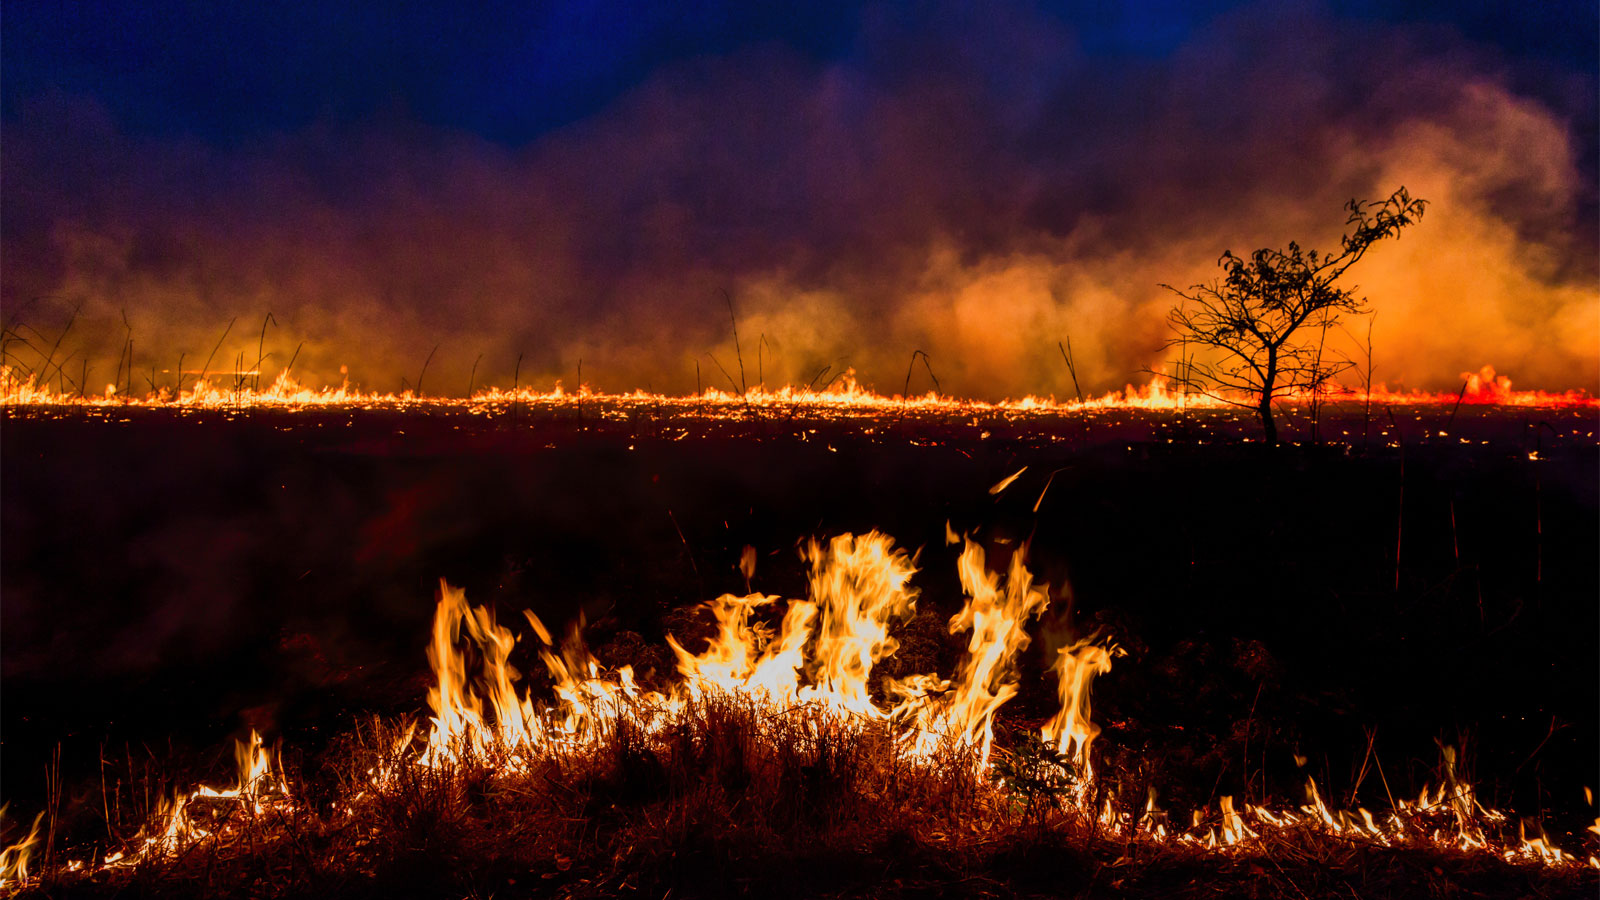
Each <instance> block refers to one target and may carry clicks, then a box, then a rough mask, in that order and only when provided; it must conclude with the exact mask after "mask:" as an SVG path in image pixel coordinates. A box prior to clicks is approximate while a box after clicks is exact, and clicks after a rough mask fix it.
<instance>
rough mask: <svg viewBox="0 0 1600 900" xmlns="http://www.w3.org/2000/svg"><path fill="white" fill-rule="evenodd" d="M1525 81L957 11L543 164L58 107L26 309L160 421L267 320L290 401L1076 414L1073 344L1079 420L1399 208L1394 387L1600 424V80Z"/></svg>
mask: <svg viewBox="0 0 1600 900" xmlns="http://www.w3.org/2000/svg"><path fill="white" fill-rule="evenodd" d="M1533 75H1535V76H1537V77H1538V79H1539V80H1540V84H1542V85H1543V87H1542V88H1541V89H1540V90H1538V91H1531V90H1528V89H1527V88H1526V87H1525V85H1526V84H1527V82H1528V81H1529V78H1530V77H1532V76H1530V74H1529V73H1528V72H1527V71H1525V65H1524V63H1521V62H1518V61H1517V60H1514V59H1509V58H1507V57H1505V56H1504V55H1503V54H1501V53H1499V52H1497V51H1495V50H1493V49H1491V48H1485V47H1482V46H1479V45H1475V44H1473V43H1471V42H1469V41H1468V40H1467V39H1465V38H1463V37H1461V36H1460V35H1459V34H1458V33H1457V32H1455V31H1453V30H1451V29H1449V28H1447V27H1444V26H1428V25H1409V26H1395V25H1381V26H1380V25H1377V24H1373V23H1366V22H1359V21H1353V20H1348V19H1340V18H1337V17H1334V16H1333V15H1331V14H1328V13H1326V12H1321V11H1318V10H1316V9H1314V8H1311V9H1307V8H1295V9H1288V10H1285V9H1283V8H1281V7H1277V6H1273V7H1270V8H1269V7H1266V6H1261V7H1248V8H1245V9H1241V10H1236V11H1234V12H1231V13H1228V14H1225V15H1223V16H1221V17H1219V18H1217V19H1216V20H1214V21H1213V22H1211V23H1210V24H1209V25H1207V26H1206V27H1204V28H1202V29H1200V30H1197V31H1195V32H1193V33H1192V34H1190V35H1189V36H1188V38H1187V39H1186V40H1185V41H1184V42H1183V43H1182V45H1181V46H1179V47H1178V48H1177V49H1176V50H1175V51H1174V52H1172V53H1170V54H1166V55H1163V56H1161V57H1159V58H1156V57H1141V56H1136V55H1128V56H1123V57H1119V58H1116V59H1108V58H1107V57H1106V56H1105V54H1103V53H1096V52H1091V51H1089V50H1087V49H1085V47H1084V45H1083V42H1082V41H1081V40H1080V37H1079V35H1078V34H1077V33H1076V32H1075V30H1074V28H1073V27H1072V24H1071V22H1068V21H1063V20H1061V19H1058V18H1055V17H1052V16H1049V15H1045V14H1043V13H1039V12H1034V11H1030V10H1028V9H1026V8H1022V9H1018V8H1007V9H1006V10H1005V11H1002V12H998V13H997V12H994V11H992V10H991V11H986V12H983V13H976V12H964V11H957V10H955V9H953V8H951V9H944V10H940V11H935V12H933V13H931V14H917V15H915V16H912V15H910V14H903V13H895V12H884V11H882V10H877V9H872V10H869V11H867V12H866V13H864V14H863V15H862V16H861V19H860V22H859V26H858V28H857V29H856V32H855V35H854V39H853V41H852V42H851V44H850V49H849V51H848V52H847V53H845V54H843V55H842V56H841V57H840V58H837V59H831V60H825V61H818V60H816V59H813V58H810V57H807V56H805V55H803V54H798V53H795V52H793V51H792V50H790V49H787V48H785V47H784V46H782V45H781V44H778V43H772V44H757V45H753V46H745V47H742V48H740V49H738V50H735V51H732V52H730V53H726V54H720V55H708V56H702V57H696V58H692V59H688V60H684V61H679V62H677V63H674V64H672V65H670V66H667V67H665V68H662V69H660V70H658V71H655V72H653V73H652V74H650V75H649V77H648V78H646V79H644V80H643V82H642V83H641V84H639V85H638V86H637V87H635V88H633V89H632V90H630V91H628V92H627V93H625V94H624V95H622V96H620V97H619V98H617V99H615V100H614V101H612V102H610V103H609V104H607V105H606V106H604V108H602V109H601V110H600V111H599V112H597V113H595V114H593V115H589V116H587V117H584V118H581V119H579V120H577V121H574V122H572V123H570V124H568V125H565V126H563V127H560V128H557V129H555V130H552V131H548V132H546V133H544V134H542V135H541V136H540V137H538V138H536V139H534V140H532V141H531V142H529V143H526V144H524V145H519V146H506V145H505V144H502V143H497V142H494V141H491V140H488V139H486V138H482V137H478V136H475V135H472V134H468V133H465V132H460V131H450V130H445V129H441V128H439V127H436V126H431V125H425V124H421V123H419V122H418V121H417V120H416V119H415V118H414V117H412V116H409V115H408V114H406V113H405V112H403V111H390V112H388V113H385V114H382V115H379V116H377V117H375V118H372V119H369V120H364V121H362V122H361V123H360V124H350V123H334V122H323V123H314V124H312V125H311V126H309V127H305V128H300V129H295V130H293V131H292V132H287V133H280V134H276V135H271V136H267V137H256V138H252V139H250V140H246V141H239V142H222V141H214V140H207V139H203V138H198V137H171V136H161V137H152V136H148V135H141V134H137V133H132V132H130V131H129V130H127V129H125V128H123V127H122V126H121V125H120V124H119V123H118V122H117V121H116V120H115V119H114V117H113V116H112V115H111V114H110V113H109V112H108V111H107V109H106V108H105V107H104V106H103V105H102V104H100V103H99V102H98V101H97V100H96V99H94V98H92V97H87V96H82V95H72V94H67V93H62V92H43V93H40V94H38V95H37V96H34V97H32V98H30V99H29V100H28V101H27V102H26V103H23V104H21V105H20V106H19V108H18V109H17V110H16V111H15V113H14V114H13V115H11V116H9V117H8V119H7V121H6V123H5V132H6V147H5V154H4V158H3V160H0V166H3V178H4V187H5V190H4V195H3V198H0V203H3V222H0V225H3V248H0V250H3V254H4V263H5V264H4V267H3V271H0V304H3V306H4V312H5V314H6V317H7V321H8V323H16V322H21V323H24V324H25V325H28V326H32V327H33V328H36V329H38V331H39V333H40V335H42V336H36V335H34V334H33V333H31V332H28V331H27V330H26V329H23V330H22V333H23V334H24V335H27V336H29V337H30V338H31V339H32V340H33V341H34V342H36V343H39V344H41V345H43V346H44V347H46V348H47V347H48V345H49V342H50V341H53V340H54V337H55V335H56V333H58V332H59V331H60V329H61V328H62V327H63V326H64V325H65V323H66V321H67V317H68V315H69V313H70V311H71V310H72V309H74V308H80V312H79V314H78V317H77V320H76V322H75V323H74V325H73V329H72V332H71V334H70V335H69V337H68V339H67V340H66V341H65V342H63V344H62V348H63V349H62V351H61V352H62V354H65V353H67V352H73V353H75V354H77V355H76V356H75V357H74V358H73V361H72V362H71V363H69V364H68V365H67V366H66V367H65V369H66V372H67V374H68V375H70V376H72V377H76V376H77V373H78V371H79V366H80V365H81V361H82V360H84V359H87V360H88V363H89V365H90V366H91V369H90V375H89V378H88V381H89V384H90V386H91V389H92V390H99V389H100V388H101V387H102V386H103V385H104V384H105V383H107V382H109V381H110V380H111V379H112V377H113V370H114V369H116V368H117V365H118V364H117V360H118V358H119V355H120V354H121V352H122V348H123V347H124V343H125V341H126V340H127V339H128V338H130V337H131V339H132V341H133V345H134V347H133V353H134V362H135V373H136V374H135V375H134V376H133V386H134V388H135V390H136V391H140V390H143V389H144V388H145V387H146V384H145V380H146V379H147V378H150V377H151V372H150V370H151V368H152V367H154V368H155V369H156V370H157V371H156V374H155V376H154V381H155V382H156V383H157V384H163V383H164V384H170V383H171V381H172V380H173V378H174V376H173V375H172V374H170V373H171V372H172V371H176V370H177V368H178V360H179V355H180V354H184V363H183V368H184V369H185V370H188V371H195V370H198V369H200V368H201V364H202V362H203V360H204V359H205V358H206V357H207V355H208V354H209V353H210V352H211V348H212V347H213V346H214V345H216V344H217V342H218V339H219V337H221V335H222V334H223V331H224V327H225V326H226V325H227V324H228V322H229V321H230V320H232V319H235V318H236V319H237V322H236V323H235V325H234V326H233V328H232V330H231V331H230V332H229V333H228V336H227V339H226V340H225V341H223V343H222V346H221V348H220V349H219V350H218V351H217V353H216V358H215V360H213V361H212V362H211V364H210V371H212V372H218V371H228V372H231V371H233V370H234V369H235V367H236V363H237V361H239V360H241V359H242V360H243V362H244V366H245V367H246V368H248V367H249V366H250V365H251V364H252V363H253V362H254V360H255V358H256V355H257V343H258V340H260V334H259V332H260V328H261V324H262V320H263V317H264V316H266V314H267V313H268V312H270V313H271V314H272V315H273V318H274V320H275V323H276V327H269V328H268V329H267V332H266V337H265V341H264V348H265V351H266V352H267V353H268V354H269V357H268V359H267V361H266V362H265V363H264V364H263V366H262V368H263V370H264V371H265V372H266V373H267V374H268V375H269V376H270V375H271V374H273V373H275V372H276V371H277V370H278V369H279V368H281V367H282V366H283V365H285V364H287V363H288V361H289V360H290V358H291V357H293V358H294V360H295V363H294V370H295V373H296V374H297V375H298V376H299V377H300V379H301V381H302V382H303V383H310V384H313V385H321V384H337V383H338V382H339V381H340V379H341V378H342V377H343V375H342V374H341V367H345V368H347V369H348V373H349V377H350V379H351V380H352V381H353V382H355V383H359V384H360V385H362V386H364V387H367V388H371V389H379V390H395V389H399V388H400V387H401V384H402V379H404V380H405V383H406V384H408V385H414V384H415V383H416V381H417V378H418V376H419V373H420V372H421V370H422V367H423V364H424V361H425V360H427V359H428V357H429V355H430V352H431V351H433V349H434V348H435V347H437V352H436V353H434V354H433V359H432V362H431V363H429V365H428V369H427V374H426V383H425V388H426V389H427V391H428V392H429V393H446V394H459V393H462V392H464V391H465V389H466V388H467V385H468V382H469V379H470V380H472V381H473V382H474V383H476V384H477V385H479V386H482V385H484V384H490V383H493V384H499V385H502V386H509V385H510V384H511V381H512V378H513V377H514V375H513V373H514V372H515V373H516V374H515V377H517V378H518V379H519V380H520V383H521V384H523V385H533V386H536V387H540V388H546V387H549V386H550V385H551V384H552V383H553V382H555V381H556V380H562V381H564V382H565V383H566V384H567V385H568V386H571V385H572V384H574V382H575V381H576V379H577V367H578V363H579V360H580V359H581V360H582V365H583V379H584V381H585V382H587V383H589V384H590V385H592V386H594V387H596V388H598V389H603V390H628V389H633V388H649V389H654V390H664V391H672V392H683V391H689V390H693V389H694V387H695V385H696V369H697V366H698V371H699V379H700V383H701V384H702V385H704V386H720V387H723V388H727V387H729V381H730V379H731V380H734V381H737V380H738V379H739V378H740V374H739V363H738V361H737V357H738V356H742V359H743V369H744V372H745V374H744V378H745V380H746V381H748V382H749V383H751V384H754V383H755V382H756V381H757V380H758V378H763V379H764V380H765V382H766V383H767V384H768V385H777V384H781V383H799V384H805V383H807V382H808V381H811V380H812V379H813V378H814V377H815V376H816V374H817V373H818V372H819V371H820V370H822V369H823V368H824V367H832V371H838V370H840V369H842V368H844V367H851V368H853V369H854V370H855V371H856V372H857V374H858V376H859V378H860V379H861V381H862V382H863V383H866V384H868V385H870V386H873V387H875V388H877V389H878V390H881V391H884V392H898V391H900V390H901V388H902V387H903V386H904V384H905V381H906V372H907V367H908V363H909V362H910V359H911V355H912V352H913V351H914V350H922V351H925V352H926V353H927V354H928V356H929V361H930V364H931V369H932V371H933V374H935V375H936V376H937V377H938V379H939V381H940V383H941V386H942V387H943V389H944V390H945V391H946V392H948V393H953V394H957V395H962V396H972V397H980V398H988V399H998V398H1001V397H1008V396H1009V397H1017V396H1021V395H1024V394H1041V395H1043V394H1053V395H1055V396H1058V397H1066V396H1069V395H1071V393H1072V382H1071V380H1070V378H1069V376H1068V373H1067V370H1066V367H1065V365H1064V364H1063V362H1062V359H1061V356H1060V353H1059V351H1058V350H1057V347H1056V343H1057V341H1065V340H1067V339H1068V338H1070V340H1071V342H1072V346H1073V349H1074V352H1075V356H1076V363H1077V370H1078V375H1079V379H1080V380H1081V381H1082V382H1083V388H1084V390H1085V391H1094V392H1101V391H1105V390H1110V389H1115V388H1119V387H1121V386H1122V385H1123V384H1125V383H1128V382H1130V381H1143V380H1144V379H1145V377H1146V376H1144V375H1142V374H1141V372H1142V370H1144V369H1146V368H1155V367H1159V366H1160V365H1161V363H1162V361H1163V359H1164V356H1165V353H1166V351H1164V350H1163V349H1162V347H1163V343H1164V342H1165V340H1166V339H1167V338H1168V336H1169V332H1168V330H1167V325H1166V322H1165V313H1166V311H1167V310H1168V309H1169V308H1170V307H1171V306H1172V303H1173V301H1174V299H1175V298H1174V296H1173V295H1172V294H1170V293H1168V292H1167V291H1165V290H1164V289H1163V288H1162V287H1160V285H1161V284H1162V283H1171V284H1174V285H1178V286H1187V285H1190V284H1193V283H1196V282H1201V281H1208V280H1210V279H1212V278H1214V277H1215V276H1216V274H1217V269H1216V266H1215V261H1216V259H1217V257H1218V255H1219V254H1220V253H1221V252H1222V251H1223V250H1225V249H1231V250H1233V251H1234V252H1236V253H1240V254H1243V253H1246V252H1248V251H1250V250H1253V249H1255V248H1257V247H1263V246H1274V247H1276V246H1283V245H1285V244H1287V243H1288V242H1289V241H1290V240H1297V241H1299V242H1300V243H1301V244H1302V246H1308V247H1317V248H1324V249H1327V248H1336V247H1337V243H1338V239H1339V235H1340V229H1341V226H1342V225H1343V224H1344V222H1343V220H1344V214H1343V211H1342V209H1341V206H1342V204H1343V203H1344V202H1345V201H1346V200H1349V199H1351V198H1353V197H1355V198H1363V199H1379V198H1382V197H1385V196H1387V195H1388V194H1389V193H1390V192H1391V191H1392V190H1394V189H1395V188H1396V187H1398V186H1400V185H1404V186H1406V187H1407V188H1408V189H1409V190H1410V191H1411V192H1412V194H1413V195H1415V196H1419V197H1423V198H1426V199H1427V200H1428V201H1429V202H1430V206H1429V208H1428V211H1427V214H1426V216H1425V217H1424V218H1423V220H1422V221H1421V223H1420V224H1418V225H1417V226H1415V227H1414V228H1411V229H1409V230H1407V231H1406V232H1405V233H1403V235H1402V236H1401V237H1400V239H1399V240H1398V241H1389V242H1385V243H1383V244H1380V245H1378V246H1376V247H1375V248H1374V249H1373V250H1372V251H1371V252H1370V253H1369V254H1368V256H1367V258H1365V259H1364V260H1363V261H1362V262H1361V263H1360V264H1358V265H1357V266H1356V267H1355V268H1353V269H1352V270H1351V272H1350V276H1349V277H1350V278H1351V280H1352V281H1353V282H1354V283H1357V284H1359V286H1360V289H1361V293H1362V294H1364V295H1365V296H1366V297H1368V298H1369V300H1370V302H1371V305H1372V307H1373V308H1374V309H1375V310H1377V312H1378V315H1377V318H1376V320H1375V323H1374V327H1373V332H1372V334H1373V345H1374V350H1375V367H1376V379H1377V380H1380V381H1385V382H1387V383H1388V384H1389V385H1390V386H1391V387H1393V386H1399V385H1404V386H1407V387H1426V388H1436V389H1437V388H1453V387H1454V386H1455V385H1457V384H1459V379H1458V377H1457V376H1458V373H1461V372H1463V371H1467V370H1474V371H1475V370H1477V369H1478V368H1479V367H1480V366H1483V365H1485V364H1492V365H1494V366H1495V367H1496V368H1498V369H1499V370H1500V371H1501V372H1503V373H1507V374H1510V375H1511V376H1512V377H1513V378H1514V379H1515V380H1516V383H1517V385H1518V386H1519V387H1539V388H1545V389H1568V388H1581V389H1586V390H1589V391H1591V392H1596V391H1597V388H1600V383H1597V373H1600V293H1597V259H1596V247H1597V238H1596V223H1595V219H1596V210H1597V205H1596V184H1595V181H1596V175H1595V165H1596V162H1595V160H1596V149H1595V144H1596V122H1595V118H1594V115H1595V113H1594V108H1595V101H1594V96H1595V90H1596V80H1595V77H1594V73H1593V72H1589V71H1569V70H1564V69H1559V67H1558V70H1556V71H1544V70H1541V71H1539V72H1536V73H1533ZM723 291H726V292H727V296H728V297H729V298H731V301H732V305H733V308H734V311H735V315H736V319H737V324H738V329H739V342H740V348H739V351H738V352H736V350H735V346H734V340H733V336H732V334H731V330H730V322H729V310H728V306H727V304H726V302H725V300H724V296H723V293H722V292H723ZM41 298H42V299H41ZM124 316H126V323H127V324H126V326H125V325H124V318H123V317H124ZM1350 324H1351V326H1352V327H1351V331H1353V332H1355V333H1356V334H1358V335H1360V336H1362V337H1364V335H1365V325H1364V324H1363V323H1359V322H1352V323H1350ZM1341 340H1343V341H1344V343H1345V346H1344V347H1343V349H1344V350H1345V351H1346V352H1349V353H1352V354H1357V355H1359V353H1360V352H1361V350H1360V349H1359V348H1358V347H1357V346H1356V344H1355V343H1353V342H1351V341H1349V340H1347V339H1343V338H1341ZM69 348H70V349H69ZM297 348H299V352H298V356H295V353H296V349H297ZM8 353H12V354H16V355H17V356H18V358H21V359H24V360H28V359H31V358H32V357H30V356H29V355H28V353H27V351H26V350H24V349H22V348H21V347H20V346H19V345H18V344H15V343H13V345H12V346H11V347H10V348H9V349H8ZM519 357H520V360H521V361H520V364H519V363H518V360H519ZM719 366H720V369H719ZM721 369H725V370H726V371H727V373H728V375H727V376H725V375H724V374H723V372H722V371H721ZM163 371H166V372H168V374H162V372H163ZM931 387H932V384H931V382H930V381H929V380H928V377H927V372H926V370H925V369H924V368H923V367H922V365H921V364H920V363H919V364H918V365H917V367H916V369H915V371H914V372H913V373H912V377H911V379H910V389H911V390H912V391H913V392H919V393H920V392H922V391H925V390H927V389H929V388H931Z"/></svg>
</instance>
